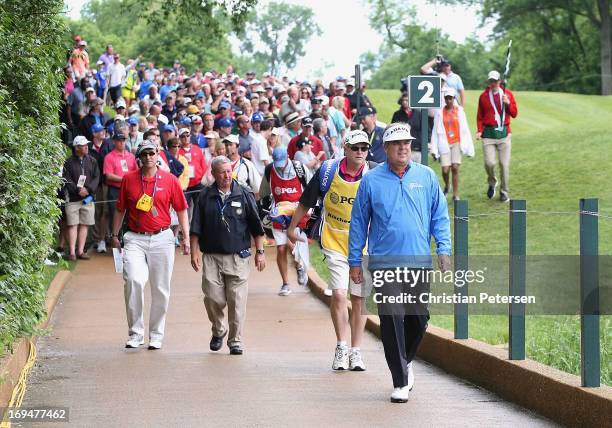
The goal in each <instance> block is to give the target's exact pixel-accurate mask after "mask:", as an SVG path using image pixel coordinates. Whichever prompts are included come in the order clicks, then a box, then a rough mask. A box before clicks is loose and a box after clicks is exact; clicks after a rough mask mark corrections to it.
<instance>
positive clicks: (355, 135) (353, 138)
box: [344, 129, 370, 146]
mask: <svg viewBox="0 0 612 428" xmlns="http://www.w3.org/2000/svg"><path fill="white" fill-rule="evenodd" d="M359 143H366V144H367V145H368V146H369V145H370V140H369V139H368V134H366V133H365V132H363V131H362V130H360V129H354V130H352V131H349V132H348V133H347V134H346V136H345V137H344V144H348V145H353V144H359Z"/></svg>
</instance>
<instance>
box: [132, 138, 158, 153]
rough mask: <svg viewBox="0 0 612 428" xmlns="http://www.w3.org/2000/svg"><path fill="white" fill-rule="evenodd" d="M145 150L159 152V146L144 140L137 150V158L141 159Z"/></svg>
mask: <svg viewBox="0 0 612 428" xmlns="http://www.w3.org/2000/svg"><path fill="white" fill-rule="evenodd" d="M145 150H154V151H156V152H157V144H155V142H153V141H151V140H144V141H143V142H142V143H140V145H139V146H138V148H137V149H136V157H140V155H141V154H142V152H144V151H145Z"/></svg>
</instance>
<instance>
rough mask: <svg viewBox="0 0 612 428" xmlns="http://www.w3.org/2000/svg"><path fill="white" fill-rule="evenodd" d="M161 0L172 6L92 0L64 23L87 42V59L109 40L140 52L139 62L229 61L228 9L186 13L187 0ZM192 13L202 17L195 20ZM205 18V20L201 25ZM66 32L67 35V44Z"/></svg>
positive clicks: (144, 0) (192, 64) (189, 64)
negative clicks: (73, 17) (74, 17)
mask: <svg viewBox="0 0 612 428" xmlns="http://www.w3.org/2000/svg"><path fill="white" fill-rule="evenodd" d="M242 3H244V4H251V3H253V2H251V1H250V0H249V1H243V2H242ZM204 4H206V3H204ZM164 5H166V6H168V5H170V6H172V7H162V6H161V5H159V4H158V3H154V2H150V1H148V0H141V1H135V0H134V1H128V2H126V1H124V0H91V1H89V2H88V3H87V4H86V5H85V7H84V8H83V11H82V12H83V17H82V18H81V19H79V20H77V21H69V23H68V25H69V27H70V32H71V34H79V35H81V36H82V37H84V38H85V39H86V40H87V41H88V42H89V47H88V50H89V52H90V57H91V59H92V60H95V59H97V58H98V56H99V55H100V54H101V53H102V52H103V51H104V49H105V46H106V45H107V44H109V43H110V44H112V45H113V47H114V48H115V51H116V52H119V53H121V54H122V55H123V56H124V57H127V58H135V57H137V56H139V55H142V60H143V61H146V62H154V63H156V64H160V65H165V66H169V65H171V64H172V63H173V62H174V60H175V59H177V58H178V59H180V60H181V63H182V64H183V65H184V66H185V67H186V68H187V69H188V70H194V69H196V68H203V69H204V68H206V69H210V68H217V69H219V68H222V67H225V66H226V65H227V64H228V63H230V62H231V61H232V60H233V55H232V53H231V47H230V44H229V41H228V39H227V35H226V33H228V32H229V31H230V30H231V28H233V25H234V24H233V23H232V22H233V21H232V20H233V17H229V16H228V15H227V13H229V12H227V11H225V12H224V13H221V12H218V11H217V12H213V13H214V15H213V16H212V17H210V16H208V15H207V12H206V11H204V12H202V11H200V13H195V12H194V13H191V14H188V15H189V16H187V15H185V14H186V13H187V11H186V8H187V6H194V5H193V4H191V3H189V2H177V1H174V2H167V3H164ZM194 10H197V9H194ZM194 16H196V17H198V19H201V20H200V21H197V22H194ZM202 16H204V18H202ZM241 19H242V18H241ZM212 21H214V24H213V23H212ZM206 22H208V23H209V24H210V25H205V23H206ZM70 37H71V35H67V37H66V44H67V45H68V46H70V44H71V41H70V40H68V39H69V38H70ZM203 40H205V41H206V43H203V42H202V41H203Z"/></svg>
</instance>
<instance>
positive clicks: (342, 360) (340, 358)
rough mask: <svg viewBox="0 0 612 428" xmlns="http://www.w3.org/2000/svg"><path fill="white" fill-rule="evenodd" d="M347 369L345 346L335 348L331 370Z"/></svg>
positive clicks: (346, 348) (347, 353) (347, 354)
mask: <svg viewBox="0 0 612 428" xmlns="http://www.w3.org/2000/svg"><path fill="white" fill-rule="evenodd" d="M348 369H349V352H348V347H346V346H340V345H337V346H336V351H335V352H334V362H333V363H332V370H348Z"/></svg>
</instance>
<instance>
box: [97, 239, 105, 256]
mask: <svg viewBox="0 0 612 428" xmlns="http://www.w3.org/2000/svg"><path fill="white" fill-rule="evenodd" d="M96 251H97V252H98V253H106V241H104V239H102V240H101V241H100V242H98V248H97V249H96Z"/></svg>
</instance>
